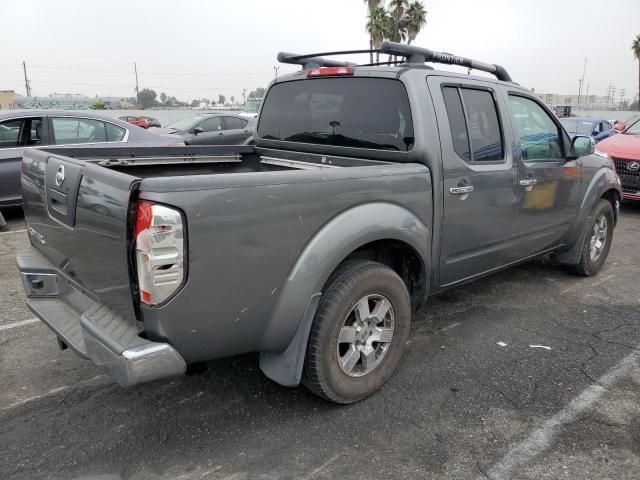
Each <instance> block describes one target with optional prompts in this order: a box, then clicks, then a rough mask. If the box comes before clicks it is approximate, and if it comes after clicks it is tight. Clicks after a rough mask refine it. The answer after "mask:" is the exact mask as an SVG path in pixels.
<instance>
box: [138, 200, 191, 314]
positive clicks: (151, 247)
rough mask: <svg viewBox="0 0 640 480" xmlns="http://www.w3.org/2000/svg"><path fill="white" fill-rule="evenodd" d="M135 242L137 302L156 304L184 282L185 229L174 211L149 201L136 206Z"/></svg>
mask: <svg viewBox="0 0 640 480" xmlns="http://www.w3.org/2000/svg"><path fill="white" fill-rule="evenodd" d="M135 220H136V221H135V228H134V240H135V246H136V273H137V278H138V287H139V290H140V302H141V303H142V304H144V305H158V304H160V303H162V302H164V301H165V300H166V299H168V298H169V297H170V296H171V295H173V294H174V293H175V292H176V291H177V290H178V289H179V288H180V287H181V286H182V284H183V280H184V256H185V255H184V226H183V224H182V215H181V214H180V212H179V211H177V210H174V209H173V208H169V207H165V206H164V205H157V204H155V203H152V202H146V201H139V202H138V203H137V205H136V217H135Z"/></svg>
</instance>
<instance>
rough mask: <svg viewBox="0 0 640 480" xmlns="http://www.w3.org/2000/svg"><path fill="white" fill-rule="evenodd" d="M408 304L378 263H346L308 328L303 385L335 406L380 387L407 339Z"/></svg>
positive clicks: (394, 276) (391, 275) (394, 279)
mask: <svg viewBox="0 0 640 480" xmlns="http://www.w3.org/2000/svg"><path fill="white" fill-rule="evenodd" d="M410 322H411V302H410V299H409V292H408V291H407V287H406V285H405V284H404V282H403V281H402V279H401V278H400V277H399V276H398V275H397V274H396V273H395V272H394V271H393V270H391V269H390V268H388V267H387V266H385V265H382V264H380V263H376V262H371V261H367V260H359V261H355V262H352V263H349V264H347V265H346V266H345V267H343V268H342V269H341V270H340V271H339V272H337V274H335V275H334V277H333V280H332V281H330V284H329V285H328V286H327V289H326V290H325V293H324V294H323V296H322V299H321V301H320V305H319V307H318V312H317V313H316V317H315V319H314V321H313V325H312V327H311V333H310V335H309V343H308V346H307V353H306V358H305V375H304V383H305V385H306V386H307V387H308V388H309V389H310V390H311V391H312V392H313V393H315V394H317V395H319V396H321V397H323V398H326V399H328V400H331V401H334V402H338V403H353V402H356V401H358V400H361V399H363V398H365V397H366V396H368V395H370V394H372V393H373V392H375V391H376V390H377V389H378V388H380V387H381V386H382V385H383V384H384V383H385V382H386V381H387V380H388V379H389V377H390V376H391V375H392V373H393V371H394V370H395V368H396V366H397V365H398V362H399V361H400V357H401V355H402V351H403V349H404V344H405V342H406V340H407V337H408V335H409V326H410Z"/></svg>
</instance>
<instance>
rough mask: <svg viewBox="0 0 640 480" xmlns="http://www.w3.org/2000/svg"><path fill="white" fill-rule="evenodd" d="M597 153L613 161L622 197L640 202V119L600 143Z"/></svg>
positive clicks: (627, 124)
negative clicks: (620, 185)
mask: <svg viewBox="0 0 640 480" xmlns="http://www.w3.org/2000/svg"><path fill="white" fill-rule="evenodd" d="M595 153H596V155H601V156H603V157H607V158H610V159H612V160H613V163H614V164H615V166H616V171H617V172H618V176H619V177H620V182H621V183H622V197H623V198H627V199H630V200H640V119H638V118H636V119H635V121H634V122H631V123H629V122H627V123H626V128H625V129H624V130H623V131H622V132H620V133H619V134H617V135H614V136H612V137H609V138H607V139H606V140H603V141H601V142H600V143H598V145H597V146H596V150H595Z"/></svg>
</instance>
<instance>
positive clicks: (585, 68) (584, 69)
mask: <svg viewBox="0 0 640 480" xmlns="http://www.w3.org/2000/svg"><path fill="white" fill-rule="evenodd" d="M586 72H587V59H586V58H585V59H584V67H583V68H582V78H581V79H580V80H579V82H580V87H579V88H578V116H579V115H580V95H581V94H582V84H583V83H584V75H585V73H586Z"/></svg>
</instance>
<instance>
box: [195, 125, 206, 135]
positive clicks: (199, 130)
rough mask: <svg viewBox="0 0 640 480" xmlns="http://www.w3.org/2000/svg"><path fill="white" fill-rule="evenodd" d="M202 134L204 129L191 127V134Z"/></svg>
mask: <svg viewBox="0 0 640 480" xmlns="http://www.w3.org/2000/svg"><path fill="white" fill-rule="evenodd" d="M202 132H204V128H202V127H193V133H195V134H196V135H197V134H199V133H202Z"/></svg>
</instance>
